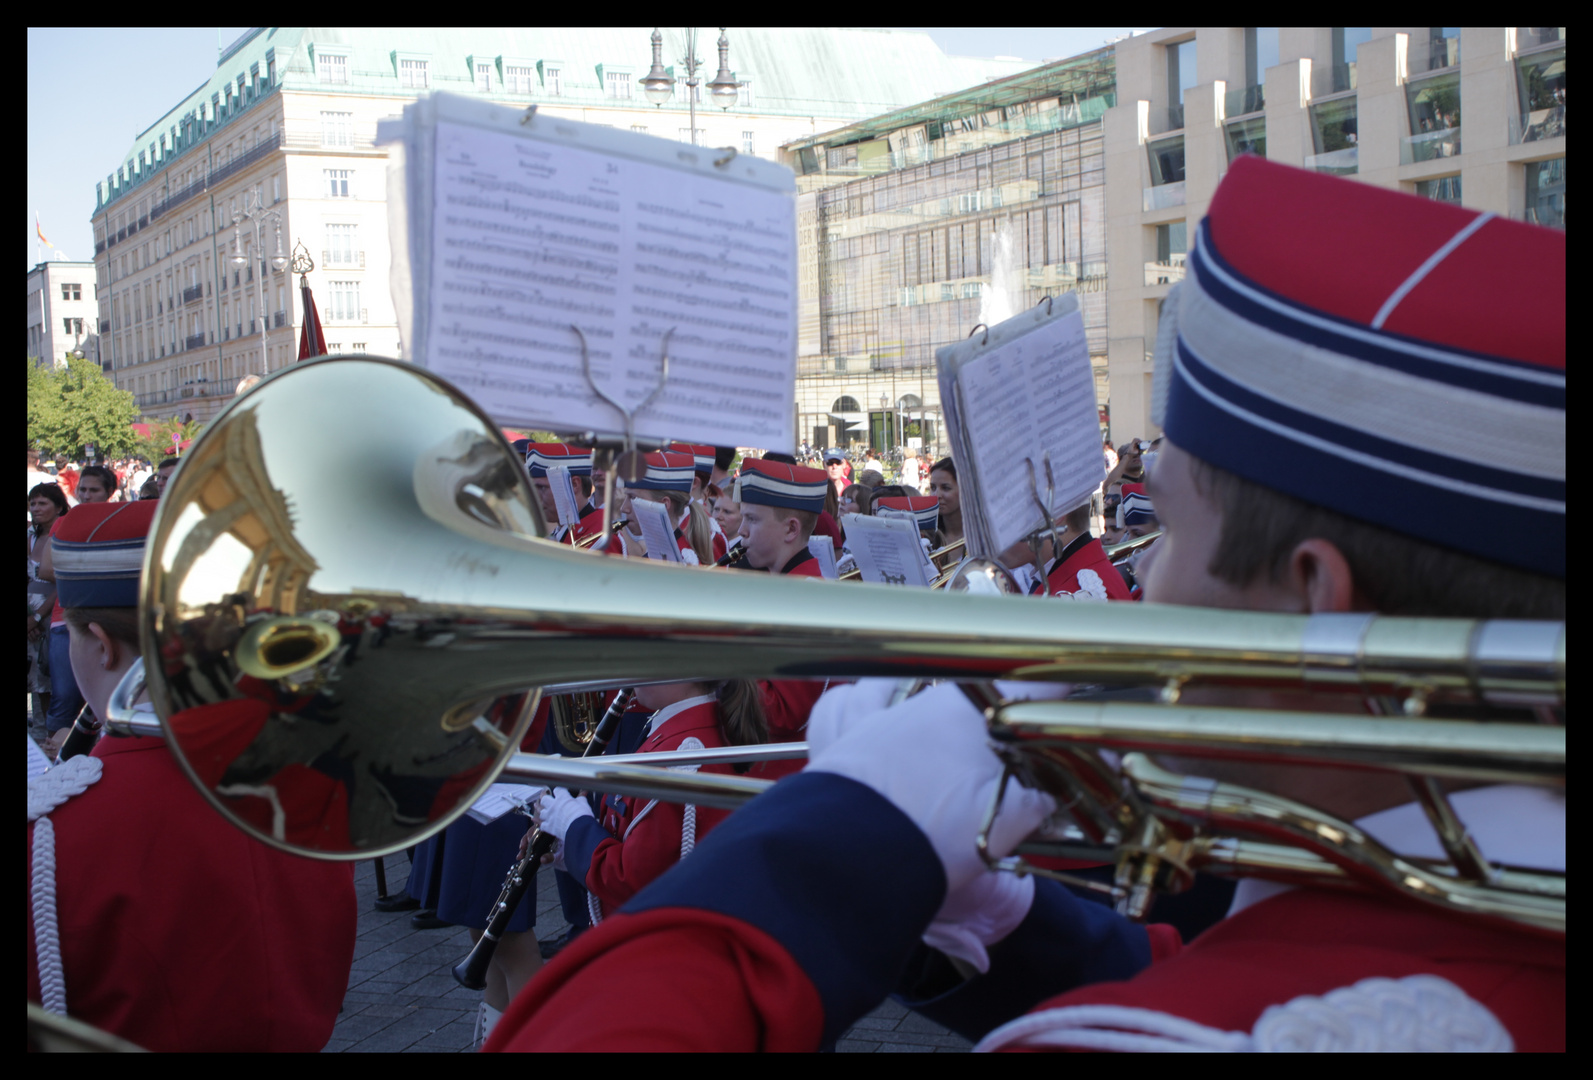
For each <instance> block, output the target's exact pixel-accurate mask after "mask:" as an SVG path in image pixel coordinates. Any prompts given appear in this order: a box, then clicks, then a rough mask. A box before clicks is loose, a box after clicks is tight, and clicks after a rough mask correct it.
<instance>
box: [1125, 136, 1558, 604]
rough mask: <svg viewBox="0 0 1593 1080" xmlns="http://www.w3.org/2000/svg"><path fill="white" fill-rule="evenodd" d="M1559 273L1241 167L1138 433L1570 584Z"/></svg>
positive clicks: (1529, 249)
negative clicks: (1149, 428) (1148, 432)
mask: <svg viewBox="0 0 1593 1080" xmlns="http://www.w3.org/2000/svg"><path fill="white" fill-rule="evenodd" d="M1565 262H1566V252H1565V233H1563V232H1560V231H1557V230H1553V229H1545V228H1539V227H1537V226H1533V225H1525V224H1521V223H1518V222H1514V221H1509V220H1506V219H1504V218H1500V217H1496V216H1494V215H1492V214H1487V213H1479V212H1477V211H1475V210H1467V209H1464V208H1461V207H1458V206H1454V205H1450V204H1447V203H1439V202H1433V201H1430V200H1428V199H1422V198H1417V197H1415V196H1411V195H1405V194H1401V193H1399V192H1395V191H1389V190H1387V189H1384V188H1380V187H1374V186H1373V185H1371V184H1363V183H1359V182H1356V181H1351V180H1341V179H1337V178H1335V177H1330V176H1324V175H1321V174H1318V173H1313V172H1305V171H1302V170H1299V169H1292V168H1289V167H1287V166H1283V165H1277V164H1274V163H1271V162H1267V161H1263V160H1261V159H1260V158H1256V157H1251V156H1245V157H1241V158H1239V159H1238V160H1236V161H1235V162H1234V164H1233V167H1232V168H1231V169H1230V170H1229V172H1228V175H1227V177H1226V178H1225V179H1224V180H1223V182H1222V184H1221V185H1220V186H1219V187H1218V189H1217V193H1216V196H1215V197H1214V198H1213V200H1212V203H1211V210H1210V212H1209V213H1208V214H1207V216H1206V218H1205V219H1204V220H1203V221H1202V222H1201V223H1200V227H1199V229H1198V230H1197V233H1196V236H1195V238H1194V242H1193V243H1192V244H1191V246H1190V251H1189V256H1188V260H1187V267H1188V269H1187V275H1186V277H1185V279H1184V282H1183V284H1181V285H1179V286H1178V287H1176V288H1175V289H1174V290H1173V293H1172V295H1170V296H1169V297H1168V299H1167V302H1166V304H1165V305H1164V307H1163V314H1162V320H1161V327H1160V330H1159V332H1158V335H1157V342H1156V386H1155V390H1154V393H1153V401H1152V419H1153V420H1155V421H1156V422H1157V423H1159V424H1161V426H1162V427H1163V428H1164V429H1165V431H1166V433H1167V437H1168V438H1169V439H1171V440H1172V441H1173V442H1174V443H1177V444H1178V445H1179V446H1180V447H1182V448H1183V449H1185V450H1187V451H1188V452H1189V453H1191V454H1193V455H1194V456H1196V457H1198V458H1201V459H1202V460H1205V461H1207V462H1209V463H1211V464H1213V465H1216V466H1217V467H1219V468H1222V469H1226V470H1228V471H1229V472H1233V473H1236V474H1238V475H1240V476H1243V477H1245V478H1246V479H1249V480H1252V481H1254V482H1256V483H1258V484H1261V485H1263V486H1265V487H1268V488H1272V489H1274V490H1277V491H1280V492H1283V493H1285V494H1288V495H1292V496H1295V497H1296V498H1299V499H1302V500H1304V501H1306V502H1309V503H1313V504H1315V505H1318V506H1323V507H1327V508H1328V509H1331V510H1335V511H1337V512H1339V513H1341V514H1344V515H1346V516H1348V517H1352V518H1357V519H1359V520H1363V521H1368V522H1371V523H1373V524H1377V525H1381V526H1383V527H1385V528H1388V529H1391V530H1393V531H1395V532H1399V533H1403V534H1405V535H1408V536H1413V537H1416V538H1418V539H1421V540H1425V541H1428V542H1430V543H1434V544H1438V545H1441V546H1445V547H1450V548H1454V549H1456V550H1459V551H1463V552H1467V553H1469V554H1472V555H1476V556H1478V557H1480V558H1484V559H1489V560H1493V561H1495V562H1500V563H1505V564H1508V565H1511V566H1516V567H1520V568H1522V569H1525V570H1529V571H1533V572H1536V573H1540V574H1547V575H1552V576H1555V577H1564V576H1565V532H1566V529H1565V501H1566V487H1565V472H1566V470H1565ZM1501 515H1503V516H1501ZM1506 520H1507V521H1508V522H1509V527H1507V528H1506V527H1500V522H1501V521H1506Z"/></svg>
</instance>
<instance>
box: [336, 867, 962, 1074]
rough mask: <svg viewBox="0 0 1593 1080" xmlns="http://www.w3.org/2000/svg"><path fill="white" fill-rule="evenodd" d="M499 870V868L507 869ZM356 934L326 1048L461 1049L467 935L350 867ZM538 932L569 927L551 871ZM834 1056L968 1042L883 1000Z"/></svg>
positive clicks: (473, 997) (472, 1004)
mask: <svg viewBox="0 0 1593 1080" xmlns="http://www.w3.org/2000/svg"><path fill="white" fill-rule="evenodd" d="M384 865H385V867H386V870H387V886H388V888H389V889H391V890H393V891H395V892H397V891H399V890H401V889H402V888H403V886H404V881H405V879H406V878H407V877H408V874H409V860H408V859H406V858H405V857H404V856H403V855H398V856H390V857H389V858H388V859H387V860H386V861H385V864H384ZM506 869H507V868H506ZM354 886H355V891H356V893H357V894H358V896H359V905H360V921H359V937H358V939H357V940H356V942H355V945H354V968H353V970H352V971H351V972H350V974H349V980H348V984H349V989H348V995H347V997H345V998H344V1000H343V1012H342V1013H341V1015H339V1017H338V1021H337V1026H336V1027H335V1028H333V1030H332V1039H331V1041H330V1042H328V1043H327V1044H326V1048H325V1051H324V1052H345V1051H347V1052H353V1053H358V1052H365V1051H370V1052H377V1053H392V1052H395V1051H402V1052H404V1053H460V1052H462V1051H468V1050H469V1049H470V1043H471V1039H472V1037H473V1035H474V1034H475V1022H476V1003H477V1002H478V1001H480V1000H481V995H480V994H479V993H476V992H474V991H470V990H466V989H464V988H463V987H461V986H460V985H459V984H458V983H456V982H454V978H453V966H454V965H455V964H457V963H458V962H459V961H460V959H461V958H463V957H464V955H465V954H466V953H468V952H469V951H470V935H469V933H468V932H467V931H465V930H463V929H460V928H457V927H454V928H449V929H446V930H416V929H414V928H413V927H411V926H410V925H409V919H410V916H411V915H412V914H413V912H409V911H399V912H392V913H383V912H379V911H377V910H376V909H375V908H374V907H373V906H372V902H373V901H374V900H375V898H376V869H375V864H374V863H371V862H362V863H358V864H356V868H355V873H354ZM536 903H537V931H538V934H539V935H541V936H544V937H547V936H552V937H557V936H559V935H560V934H563V933H564V931H565V930H566V929H567V928H568V927H567V924H566V923H565V922H564V917H563V915H562V914H561V913H560V911H559V898H558V892H557V891H556V889H555V887H554V884H553V875H552V874H547V873H543V874H538V875H537V899H536ZM835 1048H836V1050H837V1051H839V1052H841V1053H903V1052H907V1053H935V1052H940V1053H947V1052H955V1051H965V1050H968V1049H969V1048H970V1044H969V1043H968V1041H967V1040H966V1039H963V1038H961V1037H960V1036H957V1035H954V1034H952V1033H951V1032H950V1031H947V1030H946V1029H945V1028H943V1027H941V1026H940V1025H939V1024H936V1023H933V1022H931V1021H929V1020H926V1019H925V1018H924V1017H922V1016H919V1015H918V1014H916V1013H913V1012H910V1011H909V1010H907V1009H905V1008H903V1007H902V1006H900V1005H898V1004H896V1003H895V1002H893V1001H886V1002H885V1003H884V1004H882V1005H880V1007H879V1008H877V1009H875V1010H874V1011H873V1012H871V1013H870V1014H869V1015H867V1016H865V1017H863V1019H861V1020H859V1021H858V1022H857V1025H856V1026H855V1027H853V1028H852V1029H851V1030H850V1031H847V1032H846V1033H845V1034H844V1035H842V1036H841V1038H840V1040H839V1041H838V1042H837V1043H836V1047H835Z"/></svg>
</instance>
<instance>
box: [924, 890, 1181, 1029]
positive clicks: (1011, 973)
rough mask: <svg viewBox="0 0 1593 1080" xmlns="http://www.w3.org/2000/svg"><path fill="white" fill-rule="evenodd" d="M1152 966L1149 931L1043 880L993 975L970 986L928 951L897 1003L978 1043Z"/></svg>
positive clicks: (997, 955)
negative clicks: (1086, 989) (1052, 1005)
mask: <svg viewBox="0 0 1593 1080" xmlns="http://www.w3.org/2000/svg"><path fill="white" fill-rule="evenodd" d="M1150 962H1151V950H1150V938H1149V936H1148V935H1147V934H1146V932H1145V928H1144V927H1143V926H1141V925H1139V924H1138V923H1135V922H1130V921H1129V920H1128V919H1125V918H1124V917H1123V916H1121V915H1119V914H1118V913H1117V912H1115V911H1113V910H1112V909H1111V908H1110V907H1106V906H1104V905H1102V904H1096V903H1091V902H1090V901H1088V900H1081V899H1080V898H1078V897H1076V896H1074V895H1073V894H1072V893H1070V892H1068V890H1067V889H1065V888H1063V887H1062V886H1061V885H1059V884H1057V883H1056V882H1054V881H1047V880H1045V879H1043V878H1041V879H1038V880H1036V881H1035V890H1034V906H1033V907H1031V908H1030V909H1029V914H1028V915H1027V916H1026V917H1025V918H1024V920H1023V922H1021V923H1019V924H1018V928H1017V929H1016V930H1014V931H1013V932H1012V933H1010V934H1008V935H1007V936H1006V938H1004V939H1003V940H1001V941H999V942H997V943H996V944H995V945H993V946H991V947H990V971H989V972H988V973H986V974H984V975H977V976H975V977H974V978H972V979H968V980H967V981H963V979H962V977H961V976H960V975H957V974H956V971H955V969H954V968H952V965H951V962H950V961H949V960H947V959H946V957H945V956H943V955H942V954H940V953H938V952H936V951H935V950H933V949H931V948H929V947H928V946H927V945H925V946H921V947H920V952H919V954H918V955H917V956H915V957H914V963H913V964H912V965H911V966H910V968H909V976H908V978H907V980H905V981H904V983H903V985H901V986H900V987H899V988H898V994H897V1000H899V1001H900V1002H901V1003H902V1004H904V1005H906V1006H907V1007H908V1008H910V1009H912V1010H913V1011H915V1012H918V1013H922V1014H923V1015H924V1016H927V1017H928V1018H929V1019H931V1020H933V1021H935V1022H936V1023H937V1024H943V1025H945V1026H946V1027H949V1028H951V1029H952V1030H953V1031H955V1032H957V1034H959V1035H961V1036H963V1037H964V1038H966V1039H972V1040H974V1041H978V1040H979V1039H980V1038H981V1037H982V1036H983V1035H985V1034H986V1033H987V1032H989V1031H991V1030H993V1029H995V1028H996V1027H999V1026H1000V1025H1002V1024H1004V1023H1006V1022H1007V1021H1009V1020H1012V1019H1015V1018H1017V1017H1019V1016H1022V1015H1023V1014H1024V1013H1026V1012H1029V1011H1030V1010H1031V1009H1033V1008H1034V1007H1035V1006H1036V1005H1038V1004H1040V1003H1041V1002H1042V1001H1045V1000H1046V999H1047V998H1052V997H1055V996H1056V995H1058V994H1063V993H1066V992H1067V991H1069V990H1072V989H1074V988H1075V987H1079V986H1086V985H1088V984H1090V983H1098V982H1108V981H1115V980H1120V979H1128V978H1132V977H1133V976H1134V975H1136V974H1138V973H1139V972H1140V971H1142V970H1144V969H1145V968H1146V967H1148V966H1150Z"/></svg>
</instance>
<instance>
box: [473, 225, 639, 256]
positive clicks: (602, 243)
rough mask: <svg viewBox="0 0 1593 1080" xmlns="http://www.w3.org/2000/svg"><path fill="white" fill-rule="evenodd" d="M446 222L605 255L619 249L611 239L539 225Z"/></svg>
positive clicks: (615, 252)
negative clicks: (533, 226)
mask: <svg viewBox="0 0 1593 1080" xmlns="http://www.w3.org/2000/svg"><path fill="white" fill-rule="evenodd" d="M447 222H448V224H449V225H455V226H458V225H469V226H471V227H472V228H477V229H485V230H486V231H488V232H494V233H508V234H509V235H511V236H523V237H525V238H526V239H528V240H538V241H542V242H543V243H549V244H567V245H569V246H570V247H580V248H587V249H588V250H592V251H600V252H602V253H603V254H605V255H617V254H619V249H620V248H619V245H618V244H616V243H614V241H612V240H594V239H592V238H591V237H587V236H576V235H575V234H573V233H562V232H549V231H547V230H545V229H543V228H542V226H540V225H538V226H536V227H535V228H531V229H526V228H521V227H519V226H516V225H506V224H504V223H503V222H499V221H486V220H483V219H481V218H457V217H450V218H448V219H447Z"/></svg>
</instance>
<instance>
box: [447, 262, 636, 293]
mask: <svg viewBox="0 0 1593 1080" xmlns="http://www.w3.org/2000/svg"><path fill="white" fill-rule="evenodd" d="M443 266H444V268H446V269H449V270H458V271H460V272H462V273H474V274H479V275H488V276H491V277H493V278H513V279H515V280H518V281H530V282H535V283H536V284H538V285H549V286H557V287H558V288H561V289H575V290H577V291H580V292H591V293H598V294H600V295H602V296H616V295H618V294H619V289H618V288H616V287H615V286H613V285H607V284H604V283H603V282H601V281H582V280H581V279H580V278H561V277H553V276H550V275H547V274H539V273H537V272H536V271H535V270H520V269H516V268H514V267H508V266H497V265H495V264H493V263H483V262H471V261H470V260H469V259H467V258H466V257H465V256H463V255H461V256H459V257H458V258H456V259H444V260H443Z"/></svg>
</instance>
